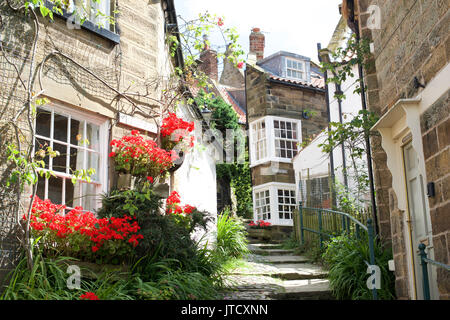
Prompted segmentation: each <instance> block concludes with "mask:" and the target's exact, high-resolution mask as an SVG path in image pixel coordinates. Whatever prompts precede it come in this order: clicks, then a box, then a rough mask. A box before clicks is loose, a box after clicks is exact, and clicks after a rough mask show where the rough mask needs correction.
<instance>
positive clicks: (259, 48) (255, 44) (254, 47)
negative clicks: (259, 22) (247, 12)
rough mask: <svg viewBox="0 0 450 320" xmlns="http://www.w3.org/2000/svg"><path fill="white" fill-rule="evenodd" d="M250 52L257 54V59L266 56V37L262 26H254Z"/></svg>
mask: <svg viewBox="0 0 450 320" xmlns="http://www.w3.org/2000/svg"><path fill="white" fill-rule="evenodd" d="M249 38H250V53H254V54H255V55H256V61H259V60H261V59H263V58H264V47H265V37H264V34H262V33H261V29H260V28H253V29H252V32H251V33H250V37H249Z"/></svg>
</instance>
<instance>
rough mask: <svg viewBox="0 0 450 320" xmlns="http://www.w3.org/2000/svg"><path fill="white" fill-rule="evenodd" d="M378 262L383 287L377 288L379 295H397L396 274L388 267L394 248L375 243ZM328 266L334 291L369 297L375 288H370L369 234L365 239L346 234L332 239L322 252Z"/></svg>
mask: <svg viewBox="0 0 450 320" xmlns="http://www.w3.org/2000/svg"><path fill="white" fill-rule="evenodd" d="M374 250H375V265H377V266H378V267H380V270H381V289H379V290H377V292H378V297H379V299H382V300H391V299H395V276H394V274H393V273H392V272H391V271H389V270H388V261H389V260H391V259H392V251H391V250H390V249H388V248H384V247H383V246H382V245H381V244H380V243H378V242H376V243H375V248H374ZM323 258H324V261H325V263H326V265H327V266H328V267H329V275H328V278H329V280H330V287H331V290H332V292H333V295H334V296H335V297H336V298H337V299H340V300H343V299H344V300H345V299H352V300H370V299H372V292H371V290H370V289H368V288H367V284H366V282H367V279H368V277H369V274H368V273H367V266H368V264H369V263H368V261H370V258H369V244H368V240H367V237H363V239H362V240H357V239H354V238H350V237H348V236H346V235H342V236H338V237H335V238H333V239H331V240H330V242H329V243H328V244H327V249H326V251H325V253H324V254H323Z"/></svg>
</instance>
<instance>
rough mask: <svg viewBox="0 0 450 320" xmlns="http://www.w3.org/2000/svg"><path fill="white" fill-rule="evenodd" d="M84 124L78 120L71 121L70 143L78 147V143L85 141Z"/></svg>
mask: <svg viewBox="0 0 450 320" xmlns="http://www.w3.org/2000/svg"><path fill="white" fill-rule="evenodd" d="M83 126H84V125H83V122H80V121H78V120H74V119H71V120H70V143H71V144H73V145H75V146H77V145H78V141H81V140H82V139H84V137H83V135H84V133H83V130H84V129H83Z"/></svg>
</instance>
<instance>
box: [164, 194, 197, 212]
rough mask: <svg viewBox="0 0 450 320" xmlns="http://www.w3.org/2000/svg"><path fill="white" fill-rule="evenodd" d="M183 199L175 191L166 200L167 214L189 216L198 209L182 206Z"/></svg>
mask: <svg viewBox="0 0 450 320" xmlns="http://www.w3.org/2000/svg"><path fill="white" fill-rule="evenodd" d="M180 203H181V199H180V195H179V194H178V192H176V191H173V192H172V193H171V194H170V196H169V197H168V198H167V199H166V214H183V215H189V214H191V213H192V212H194V211H195V210H196V209H197V208H196V207H194V206H190V205H188V204H187V205H184V206H181V205H180Z"/></svg>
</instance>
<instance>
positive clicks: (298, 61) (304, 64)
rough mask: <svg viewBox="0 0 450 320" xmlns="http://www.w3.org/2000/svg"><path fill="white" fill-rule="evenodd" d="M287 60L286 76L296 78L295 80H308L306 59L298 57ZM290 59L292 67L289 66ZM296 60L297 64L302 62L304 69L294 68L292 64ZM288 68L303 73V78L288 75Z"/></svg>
mask: <svg viewBox="0 0 450 320" xmlns="http://www.w3.org/2000/svg"><path fill="white" fill-rule="evenodd" d="M285 60H286V62H285V67H286V68H285V70H286V78H289V79H294V80H303V81H306V79H307V75H306V63H305V61H302V60H297V59H293V58H285ZM288 61H290V62H291V66H290V67H289V66H288ZM294 62H295V63H297V65H298V64H300V65H301V66H302V68H303V69H298V68H294V67H293V65H292V64H293V63H294ZM288 70H289V71H291V72H294V71H295V72H296V73H301V74H302V75H303V77H301V78H299V77H294V76H293V75H292V74H291V75H290V76H289V75H288Z"/></svg>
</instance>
